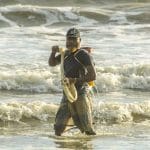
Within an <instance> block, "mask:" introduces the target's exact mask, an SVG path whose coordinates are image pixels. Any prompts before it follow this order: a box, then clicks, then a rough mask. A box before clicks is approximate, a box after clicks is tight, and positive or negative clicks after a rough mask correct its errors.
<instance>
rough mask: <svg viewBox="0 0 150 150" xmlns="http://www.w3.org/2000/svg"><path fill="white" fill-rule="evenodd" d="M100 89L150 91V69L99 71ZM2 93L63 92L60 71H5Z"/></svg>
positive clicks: (131, 67)
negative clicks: (7, 91)
mask: <svg viewBox="0 0 150 150" xmlns="http://www.w3.org/2000/svg"><path fill="white" fill-rule="evenodd" d="M96 72H97V79H96V81H95V82H96V86H97V89H98V91H99V92H110V91H118V90H121V89H133V90H135V89H136V90H142V91H150V65H149V64H139V65H124V66H122V67H115V66H110V67H98V66H97V67H96ZM0 90H14V91H26V92H37V93H47V92H49V93H50V92H51V93H53V92H57V93H60V92H62V88H61V83H60V72H59V67H55V68H53V69H51V70H48V69H47V70H46V69H43V70H40V69H37V70H32V71H31V70H16V71H15V72H12V71H1V74H0Z"/></svg>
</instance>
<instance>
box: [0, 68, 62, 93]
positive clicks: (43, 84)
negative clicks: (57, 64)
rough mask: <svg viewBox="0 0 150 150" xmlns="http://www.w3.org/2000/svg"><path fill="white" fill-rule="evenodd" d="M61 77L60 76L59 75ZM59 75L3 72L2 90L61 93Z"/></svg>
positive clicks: (1, 78)
mask: <svg viewBox="0 0 150 150" xmlns="http://www.w3.org/2000/svg"><path fill="white" fill-rule="evenodd" d="M58 75H59V74H58ZM58 75H57V74H52V73H50V71H43V72H42V71H38V70H37V71H22V70H21V71H20V70H17V71H16V72H14V73H12V72H11V71H10V72H7V71H2V72H1V75H0V89H1V90H16V91H27V92H38V93H41V92H49V91H51V92H61V91H62V90H61V85H60V80H58Z"/></svg>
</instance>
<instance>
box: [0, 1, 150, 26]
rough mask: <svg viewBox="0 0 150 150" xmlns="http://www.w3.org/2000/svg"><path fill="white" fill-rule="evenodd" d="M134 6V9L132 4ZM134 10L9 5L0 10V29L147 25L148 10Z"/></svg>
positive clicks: (141, 8)
mask: <svg viewBox="0 0 150 150" xmlns="http://www.w3.org/2000/svg"><path fill="white" fill-rule="evenodd" d="M135 7H137V6H136V5H135ZM139 9H140V10H138V12H137V10H134V7H133V8H132V9H131V10H128V11H127V10H126V9H125V10H117V11H116V10H113V9H112V8H107V7H106V8H94V7H93V8H90V7H88V6H86V7H75V6H74V7H44V6H33V5H21V4H18V5H10V6H4V7H0V20H1V21H2V22H3V25H1V27H7V26H8V25H9V26H10V27H11V26H24V27H28V26H41V25H43V26H51V25H55V26H60V24H62V26H63V25H64V23H65V24H68V25H70V24H71V25H80V26H90V25H95V24H114V23H115V24H116V23H117V24H133V23H138V24H148V23H149V16H150V14H149V11H148V10H147V9H146V10H145V9H144V8H143V7H141V6H139Z"/></svg>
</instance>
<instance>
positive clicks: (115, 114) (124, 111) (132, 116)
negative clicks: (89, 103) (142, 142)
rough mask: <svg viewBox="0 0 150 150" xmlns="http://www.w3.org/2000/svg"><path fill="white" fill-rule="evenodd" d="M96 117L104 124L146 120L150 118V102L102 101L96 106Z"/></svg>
mask: <svg viewBox="0 0 150 150" xmlns="http://www.w3.org/2000/svg"><path fill="white" fill-rule="evenodd" d="M94 117H95V119H96V120H97V121H98V122H100V123H104V124H112V123H119V124H120V123H123V122H140V121H145V120H147V119H150V102H149V101H145V102H142V103H128V104H124V103H117V102H106V103H105V102H100V103H99V104H98V105H97V106H96V107H95V110H94Z"/></svg>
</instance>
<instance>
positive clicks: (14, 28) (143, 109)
mask: <svg viewBox="0 0 150 150" xmlns="http://www.w3.org/2000/svg"><path fill="white" fill-rule="evenodd" d="M149 10H150V1H149V0H130V1H129V0H120V1H119V0H111V1H108V0H80V1H77V0H62V1H58V0H55V1H52V0H43V1H40V0H32V1H31V0H26V1H25V0H11V1H10V0H0V149H1V150H4V149H6V150H10V149H13V150H22V149H23V150H26V149H28V150H48V149H90V150H98V149H103V150H105V149H106V150H118V149H119V150H120V149H121V150H126V149H132V150H141V149H149V148H150V143H149V141H150V11H149ZM71 27H76V28H78V29H79V30H80V31H81V38H82V43H81V44H82V46H90V47H92V48H93V51H92V56H93V58H94V62H95V67H96V72H97V79H96V86H97V90H98V93H97V94H95V95H94V97H93V104H94V109H93V117H94V122H95V124H94V128H95V130H96V132H97V135H96V136H86V135H83V134H81V133H80V132H79V130H78V129H76V128H75V129H72V130H69V131H67V132H65V133H64V134H63V136H62V137H57V136H55V135H54V130H53V124H54V119H55V114H56V112H57V109H58V107H59V103H60V101H61V97H62V88H61V84H60V66H56V67H49V66H48V59H49V56H50V53H51V47H52V46H53V45H59V46H61V47H65V40H66V39H65V35H66V32H67V30H68V29H69V28H71Z"/></svg>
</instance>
